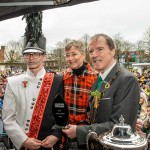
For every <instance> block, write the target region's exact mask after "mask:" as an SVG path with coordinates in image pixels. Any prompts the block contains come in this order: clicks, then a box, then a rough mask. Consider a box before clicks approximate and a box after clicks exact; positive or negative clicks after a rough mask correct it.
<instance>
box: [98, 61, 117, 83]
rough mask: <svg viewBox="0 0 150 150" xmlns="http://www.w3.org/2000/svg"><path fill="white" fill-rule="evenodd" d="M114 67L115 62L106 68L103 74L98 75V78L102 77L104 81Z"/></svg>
mask: <svg viewBox="0 0 150 150" xmlns="http://www.w3.org/2000/svg"><path fill="white" fill-rule="evenodd" d="M115 65H116V62H114V63H113V65H112V66H111V67H110V68H108V69H107V70H106V71H105V72H104V73H103V74H102V73H100V74H99V76H101V77H102V79H103V80H105V78H106V77H107V75H108V74H109V72H110V71H111V70H112V68H113V67H114V66H115Z"/></svg>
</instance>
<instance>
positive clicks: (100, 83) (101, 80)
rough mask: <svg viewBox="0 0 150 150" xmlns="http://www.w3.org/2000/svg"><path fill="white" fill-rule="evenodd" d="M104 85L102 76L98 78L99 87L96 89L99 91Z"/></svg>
mask: <svg viewBox="0 0 150 150" xmlns="http://www.w3.org/2000/svg"><path fill="white" fill-rule="evenodd" d="M102 83H103V79H102V77H101V76H99V77H98V83H97V87H96V90H98V89H99V88H100V86H101V85H102Z"/></svg>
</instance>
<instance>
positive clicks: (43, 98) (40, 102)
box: [27, 73, 54, 138]
mask: <svg viewBox="0 0 150 150" xmlns="http://www.w3.org/2000/svg"><path fill="white" fill-rule="evenodd" d="M53 79H54V73H46V74H45V76H44V79H43V82H42V85H41V89H40V93H39V95H38V98H37V102H36V105H35V107H34V111H33V114H32V119H31V122H30V128H29V132H28V133H27V135H28V137H30V138H37V137H38V133H39V130H40V126H41V122H42V118H43V114H44V110H45V106H46V103H47V100H48V96H49V93H50V90H51V87H52V83H53Z"/></svg>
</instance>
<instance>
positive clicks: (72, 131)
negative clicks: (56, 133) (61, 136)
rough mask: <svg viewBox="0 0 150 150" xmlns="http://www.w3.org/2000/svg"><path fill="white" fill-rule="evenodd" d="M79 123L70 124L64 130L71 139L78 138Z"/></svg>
mask: <svg viewBox="0 0 150 150" xmlns="http://www.w3.org/2000/svg"><path fill="white" fill-rule="evenodd" d="M76 128H77V125H68V126H67V127H66V129H64V130H62V131H63V132H64V133H65V134H66V135H67V136H68V137H69V138H70V139H74V138H76V136H77V135H76Z"/></svg>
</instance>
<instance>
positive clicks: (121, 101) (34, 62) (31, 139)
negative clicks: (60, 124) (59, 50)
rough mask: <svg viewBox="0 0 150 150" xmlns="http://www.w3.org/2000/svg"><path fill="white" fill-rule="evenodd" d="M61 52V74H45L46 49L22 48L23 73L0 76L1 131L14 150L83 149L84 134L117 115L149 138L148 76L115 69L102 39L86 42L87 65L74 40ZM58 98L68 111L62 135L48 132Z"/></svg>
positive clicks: (110, 46)
mask: <svg viewBox="0 0 150 150" xmlns="http://www.w3.org/2000/svg"><path fill="white" fill-rule="evenodd" d="M64 53H65V59H66V62H67V65H68V69H67V70H66V71H64V72H63V73H62V74H57V73H55V72H53V71H52V72H46V70H45V68H44V66H43V64H44V62H45V60H46V50H45V49H44V47H43V46H40V45H38V47H33V46H32V45H31V46H28V47H26V48H25V49H23V52H22V54H23V58H24V60H25V62H26V64H27V71H26V73H23V74H22V73H21V74H20V75H15V76H12V77H8V78H6V75H5V76H4V75H2V74H1V81H3V80H4V79H5V80H4V81H5V82H4V81H3V83H2V85H5V86H4V87H3V90H2V95H4V93H5V95H4V100H3V113H2V119H3V123H4V129H5V131H6V133H7V135H8V137H9V138H10V139H11V141H12V143H13V145H14V147H15V148H16V149H17V150H19V149H20V148H21V150H26V149H29V150H37V149H39V150H49V149H51V150H52V149H54V150H60V149H63V150H67V149H83V150H85V149H86V136H87V135H88V133H89V130H91V131H94V132H96V133H97V134H101V133H104V132H107V131H110V130H111V129H112V127H113V126H114V124H116V123H118V122H119V118H120V115H123V117H124V119H125V123H127V124H129V125H130V126H131V128H132V130H133V131H135V130H137V131H138V132H139V131H140V132H145V133H146V134H147V137H148V136H149V134H150V132H149V131H150V123H149V117H150V115H149V114H150V111H149V110H150V104H149V100H148V95H149V89H148V88H149V86H150V80H149V75H150V73H149V72H148V71H144V72H143V74H142V75H140V76H139V74H138V72H137V70H136V71H134V73H132V72H130V71H128V70H127V69H125V68H123V67H120V66H119V64H118V63H117V62H116V60H115V45H114V42H113V40H112V39H111V38H110V37H109V36H107V35H105V34H96V35H94V36H93V37H91V39H90V40H89V43H88V53H89V56H90V60H91V62H92V65H90V64H89V63H86V62H85V61H84V59H85V51H84V48H83V43H82V42H81V41H79V40H71V41H69V42H68V43H67V45H66V46H65V50H64ZM143 76H144V77H143ZM4 83H5V84H4ZM6 85H7V86H6ZM146 86H148V88H146ZM57 95H61V96H62V97H64V100H65V102H66V103H67V106H68V110H69V120H68V124H67V125H66V128H65V129H62V130H61V129H53V126H54V125H55V120H54V118H53V114H52V110H51V108H52V105H53V101H55V97H56V96H57ZM64 135H65V136H64ZM66 142H67V143H69V144H64V143H66ZM62 143H63V144H62ZM60 145H61V146H60ZM62 145H65V146H62Z"/></svg>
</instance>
